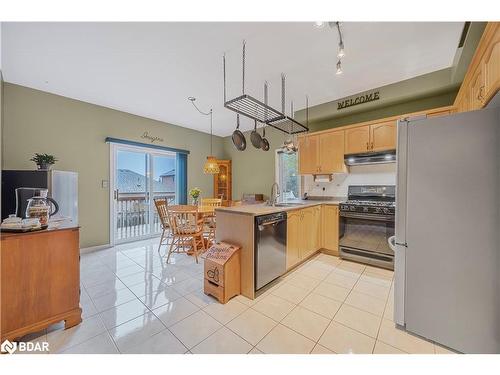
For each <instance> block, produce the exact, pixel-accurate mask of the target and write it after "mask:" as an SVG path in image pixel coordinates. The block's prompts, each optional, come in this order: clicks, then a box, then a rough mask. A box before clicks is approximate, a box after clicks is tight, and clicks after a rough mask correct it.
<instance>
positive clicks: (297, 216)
mask: <svg viewBox="0 0 500 375" xmlns="http://www.w3.org/2000/svg"><path fill="white" fill-rule="evenodd" d="M320 247H321V206H319V205H318V206H314V207H308V208H303V209H300V210H294V211H290V212H288V219H287V245H286V267H287V270H288V269H290V268H292V267H294V266H295V265H296V264H298V263H299V262H300V261H302V260H304V259H306V258H308V257H309V256H311V255H312V254H314V253H315V252H316V251H318V250H319V249H320Z"/></svg>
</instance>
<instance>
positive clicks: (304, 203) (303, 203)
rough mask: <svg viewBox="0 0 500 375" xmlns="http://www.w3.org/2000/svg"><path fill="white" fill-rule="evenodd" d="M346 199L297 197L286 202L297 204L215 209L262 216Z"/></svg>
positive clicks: (264, 204) (336, 203)
mask: <svg viewBox="0 0 500 375" xmlns="http://www.w3.org/2000/svg"><path fill="white" fill-rule="evenodd" d="M346 200H347V198H346V197H328V198H324V199H319V198H314V199H307V200H304V199H297V200H288V201H287V202H286V203H297V205H296V206H287V207H277V206H268V205H267V204H266V203H261V204H249V205H244V206H233V207H217V208H216V209H215V211H216V212H225V213H234V214H240V215H251V216H260V215H268V214H274V213H276V212H283V211H293V210H300V209H302V208H307V207H313V206H318V205H321V204H331V205H338V204H339V203H340V202H344V201H346Z"/></svg>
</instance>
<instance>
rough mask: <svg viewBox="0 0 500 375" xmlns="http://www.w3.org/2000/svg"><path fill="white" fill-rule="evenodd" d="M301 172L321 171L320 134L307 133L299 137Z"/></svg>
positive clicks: (313, 172)
mask: <svg viewBox="0 0 500 375" xmlns="http://www.w3.org/2000/svg"><path fill="white" fill-rule="evenodd" d="M298 143H299V174H317V173H318V172H319V160H318V159H319V136H318V135H307V136H304V137H300V138H299V142H298Z"/></svg>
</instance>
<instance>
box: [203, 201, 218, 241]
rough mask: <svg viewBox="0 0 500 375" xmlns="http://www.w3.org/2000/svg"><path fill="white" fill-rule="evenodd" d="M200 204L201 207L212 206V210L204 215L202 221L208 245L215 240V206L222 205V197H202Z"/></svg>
mask: <svg viewBox="0 0 500 375" xmlns="http://www.w3.org/2000/svg"><path fill="white" fill-rule="evenodd" d="M201 205H202V206H203V207H213V210H214V212H212V213H211V214H210V215H206V216H205V219H204V222H203V232H204V234H205V236H206V238H207V242H208V244H209V245H211V244H212V243H214V242H215V231H216V229H217V224H216V221H215V208H216V207H220V206H222V199H219V198H203V199H202V200H201Z"/></svg>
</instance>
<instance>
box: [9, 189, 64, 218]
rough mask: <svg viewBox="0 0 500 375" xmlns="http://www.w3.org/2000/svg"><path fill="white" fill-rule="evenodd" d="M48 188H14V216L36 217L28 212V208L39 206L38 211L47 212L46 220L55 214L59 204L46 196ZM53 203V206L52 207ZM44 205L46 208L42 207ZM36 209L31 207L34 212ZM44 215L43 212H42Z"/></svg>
mask: <svg viewBox="0 0 500 375" xmlns="http://www.w3.org/2000/svg"><path fill="white" fill-rule="evenodd" d="M48 192H49V191H48V189H41V188H26V187H20V188H17V189H16V216H17V217H20V218H22V219H26V218H29V217H38V216H36V215H35V216H32V215H30V214H29V212H28V208H29V207H30V206H31V207H40V211H43V212H45V211H46V212H47V215H46V217H47V220H48V217H50V216H53V215H55V214H56V213H57V212H58V211H59V205H58V204H57V202H56V201H55V200H54V199H52V198H50V197H48V196H47V195H48ZM52 205H53V207H52ZM42 207H46V208H42ZM35 211H36V209H35V208H33V209H32V212H33V213H35ZM44 215H45V214H44Z"/></svg>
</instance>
